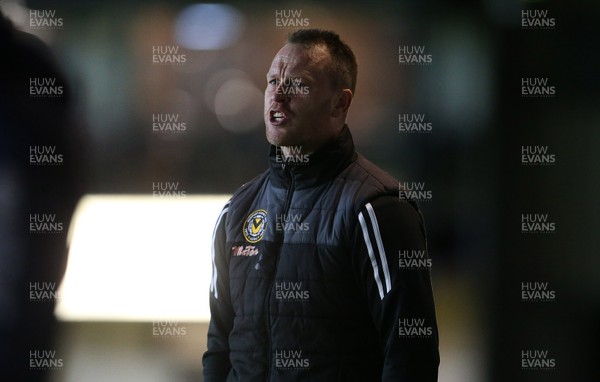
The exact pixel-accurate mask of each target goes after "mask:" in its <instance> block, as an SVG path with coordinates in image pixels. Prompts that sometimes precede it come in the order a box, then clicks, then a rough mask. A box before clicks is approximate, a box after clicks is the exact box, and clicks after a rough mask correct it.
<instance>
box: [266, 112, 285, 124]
mask: <svg viewBox="0 0 600 382" xmlns="http://www.w3.org/2000/svg"><path fill="white" fill-rule="evenodd" d="M269 114H270V115H269V122H271V124H273V125H281V124H283V123H284V122H285V121H286V120H287V117H286V115H285V114H284V113H283V112H282V111H278V110H271V111H270V112H269Z"/></svg>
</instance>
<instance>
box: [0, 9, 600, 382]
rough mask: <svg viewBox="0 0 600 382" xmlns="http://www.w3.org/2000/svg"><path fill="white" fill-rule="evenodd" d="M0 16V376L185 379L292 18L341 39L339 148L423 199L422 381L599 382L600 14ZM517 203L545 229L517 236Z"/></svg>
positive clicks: (110, 12)
mask: <svg viewBox="0 0 600 382" xmlns="http://www.w3.org/2000/svg"><path fill="white" fill-rule="evenodd" d="M0 10H1V11H2V13H3V14H4V17H5V19H6V20H5V21H4V22H3V26H2V34H1V35H0V38H1V40H0V43H1V44H2V45H1V49H2V51H3V58H2V59H0V60H2V64H1V65H2V66H1V69H2V72H1V73H0V75H1V82H0V85H1V86H2V88H0V90H1V91H2V94H1V95H0V111H1V113H2V114H0V123H2V126H1V128H2V130H1V131H2V133H1V134H2V142H1V143H0V145H1V146H2V157H1V158H2V163H1V164H0V173H1V174H2V181H1V183H0V211H2V218H0V228H1V231H0V234H1V235H2V245H1V246H0V249H1V250H2V253H1V255H2V257H1V259H2V261H3V263H4V265H3V269H2V271H1V273H0V276H2V279H1V282H2V292H1V293H0V310H2V315H1V317H0V323H1V324H2V329H1V330H2V335H3V337H5V339H6V340H5V341H3V345H2V348H1V349H0V351H1V353H0V360H1V361H2V370H5V374H6V376H9V379H6V380H14V381H20V380H27V381H41V380H47V381H53V382H59V381H65V382H71V381H73V382H75V381H77V382H79V381H86V382H87V381H107V380H111V381H145V382H149V381H201V380H202V376H201V374H202V365H201V357H202V353H203V352H204V350H205V347H206V330H207V323H208V319H209V312H208V285H209V281H208V280H209V278H210V241H211V236H212V229H213V225H214V222H215V221H216V218H217V216H218V213H219V211H220V208H221V207H222V205H223V204H224V203H225V201H226V200H227V199H228V197H229V195H231V193H232V192H233V191H234V190H235V189H236V188H237V187H239V186H240V185H241V184H242V183H244V182H245V181H247V180H250V179H251V178H253V177H254V176H255V175H257V174H259V173H260V172H262V171H263V170H264V169H265V168H266V166H267V160H266V157H267V152H268V144H267V142H266V140H265V138H264V123H263V120H262V110H263V90H264V88H265V85H266V80H265V75H266V71H267V69H268V67H269V66H270V63H271V60H272V58H273V56H274V55H275V53H276V52H277V51H278V49H279V48H280V47H281V46H282V44H283V43H284V41H285V38H286V37H287V35H288V34H289V33H290V32H292V31H294V30H295V29H297V27H305V28H306V27H310V28H322V29H330V30H333V31H336V32H337V33H339V34H340V36H341V38H342V39H343V40H344V41H345V42H347V43H348V44H349V45H350V46H351V47H352V49H353V50H354V52H355V54H356V57H357V60H358V67H359V75H358V86H357V92H356V97H355V98H354V101H353V105H352V108H351V111H350V115H349V118H348V124H349V126H350V129H351V131H352V134H353V136H354V140H355V143H356V146H357V149H358V151H359V152H361V153H362V154H364V155H365V156H366V157H367V158H369V159H370V160H371V161H373V162H374V163H376V164H377V165H379V166H380V167H382V168H383V169H385V170H386V171H388V172H390V173H391V174H392V175H394V176H395V177H396V178H398V179H400V180H401V181H402V182H408V183H409V184H412V185H418V186H417V187H422V190H423V191H426V192H425V193H423V194H422V197H420V204H421V207H422V209H423V212H424V215H425V218H426V223H427V227H428V235H429V248H430V256H431V257H432V259H433V268H432V282H433V287H434V294H435V298H436V307H437V314H438V325H439V329H440V352H441V365H440V377H439V380H440V381H443V382H454V381H457V382H458V381H565V380H570V381H584V380H585V381H591V380H600V379H599V378H600V375H599V371H598V368H597V366H596V358H597V355H598V354H597V346H596V345H597V342H598V340H599V339H600V333H599V329H598V322H600V303H599V302H600V281H599V280H600V277H598V276H600V275H599V269H600V259H599V257H598V255H599V249H600V247H599V245H598V244H599V240H598V227H599V226H600V224H599V221H598V220H599V219H598V213H599V212H600V211H599V206H598V201H597V197H596V195H597V194H599V193H600V182H599V179H598V174H599V167H600V158H599V154H598V152H599V151H598V150H597V149H596V147H595V146H596V145H597V143H598V142H600V129H598V127H600V107H599V106H600V75H599V74H598V68H599V67H600V66H599V64H600V60H599V58H600V57H599V53H598V49H597V41H599V40H600V32H599V31H598V28H597V25H598V21H600V18H599V11H600V4H599V3H597V2H588V3H586V2H577V3H574V4H567V3H565V2H559V1H544V0H535V1H534V0H531V1H516V0H480V1H475V0H473V1H456V0H455V1H445V2H442V1H374V2H368V3H367V2H359V1H332V2H328V3H327V4H323V3H320V2H316V1H294V2H286V1H256V2H252V3H250V2H243V1H234V2H221V3H211V4H206V3H196V2H191V1H134V0H124V1H120V2H118V3H109V2H95V1H91V0H85V1H78V2H70V1H66V0H63V1H7V0H4V1H0ZM8 20H10V21H8ZM11 24H12V25H11ZM17 31H22V32H26V33H28V34H32V35H35V36H37V37H36V38H33V37H31V36H30V35H26V34H23V33H22V32H17ZM40 41H43V43H41V42H40ZM32 78H34V79H36V80H34V81H33V82H31V81H32ZM49 79H50V80H51V79H55V82H52V83H50V82H48V80H49ZM524 79H534V82H533V85H532V82H526V83H525V85H526V86H525V87H526V88H527V89H531V88H533V89H534V92H533V94H530V93H527V92H528V90H524V87H523V86H524V82H523V81H524ZM544 79H545V81H546V82H543V80H544ZM540 80H541V81H542V82H537V83H536V82H535V81H540ZM527 81H529V80H527ZM57 86H58V88H57ZM32 89H33V90H32ZM40 89H41V91H40ZM57 89H60V90H57ZM548 89H550V91H547V90H548ZM38 91H40V92H38ZM35 92H38V93H36V94H34V93H35ZM540 92H541V93H544V94H543V95H542V96H540V94H539V93H540ZM407 123H408V125H407ZM410 123H414V124H413V125H410ZM411 126H412V127H411ZM524 146H527V147H536V148H537V149H541V150H542V151H544V150H545V152H546V153H547V154H548V155H551V156H552V158H553V160H552V161H551V163H549V162H545V163H534V164H533V165H530V164H529V163H525V162H524V159H523V157H522V151H523V147H524ZM32 147H35V148H34V149H32ZM53 148H54V150H55V151H56V152H57V153H58V154H59V155H62V157H61V158H62V159H60V160H58V159H57V158H56V157H52V156H50V157H45V158H46V161H47V162H52V161H54V162H55V163H54V165H49V164H48V163H41V164H40V163H37V164H33V163H32V162H31V161H32V158H31V154H32V152H33V153H34V159H36V160H37V158H38V157H39V155H45V154H49V153H48V151H52V150H53ZM32 150H33V151H32ZM56 152H55V153H54V154H52V155H55V154H56ZM28 155H29V156H30V157H29V161H28V160H27V158H28ZM546 158H547V157H546ZM542 162H544V160H543V159H542ZM534 214H535V215H537V216H544V215H545V216H546V218H547V219H548V221H550V222H552V223H554V224H553V226H554V228H555V229H550V230H541V231H535V230H534V232H533V233H528V232H524V230H523V226H522V219H523V216H524V215H528V216H530V215H534ZM15 222H17V224H15ZM57 222H59V223H61V224H60V225H57V224H56V223H57ZM32 223H33V226H32ZM43 223H47V224H43ZM51 223H54V224H51ZM27 226H29V229H28V228H27ZM24 227H25V228H24ZM32 230H33V231H32ZM67 242H68V243H69V250H68V257H67V252H66V251H65V250H63V247H64V245H65V243H67ZM67 258H68V261H67ZM63 274H64V277H63ZM535 283H542V284H535ZM544 283H545V288H546V289H545V291H546V292H553V293H550V294H548V293H546V294H545V296H546V297H547V298H541V299H534V301H528V300H526V299H524V297H523V294H522V292H523V291H524V289H523V288H525V287H524V285H526V286H528V285H544ZM548 296H550V297H548ZM529 351H533V352H535V351H538V352H542V353H537V354H538V355H539V357H537V359H538V360H540V361H541V363H542V364H544V365H546V367H533V368H526V367H524V366H523V362H524V360H525V359H527V358H528V357H529V358H530V355H531V354H532V353H528V352H529ZM32 352H33V353H32ZM542 354H543V355H542ZM32 359H33V360H34V361H33V364H32ZM551 361H552V362H551ZM32 365H33V367H32ZM548 365H553V366H548Z"/></svg>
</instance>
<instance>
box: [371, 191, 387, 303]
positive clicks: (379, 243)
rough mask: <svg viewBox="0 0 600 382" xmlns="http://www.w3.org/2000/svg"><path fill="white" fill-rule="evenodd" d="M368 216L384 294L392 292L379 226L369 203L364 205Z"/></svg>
mask: <svg viewBox="0 0 600 382" xmlns="http://www.w3.org/2000/svg"><path fill="white" fill-rule="evenodd" d="M366 207H367V211H368V212H369V216H370V217H371V225H372V226H373V232H374V233H375V241H376V242H377V248H378V249H379V257H380V258H381V268H383V275H384V276H385V289H386V290H385V292H386V293H388V292H389V291H391V290H392V280H391V278H390V270H389V268H388V263H387V257H386V256H385V248H384V247H383V242H382V240H381V233H380V232H379V224H378V223H377V217H376V216H375V211H374V210H373V206H371V203H367V205H366Z"/></svg>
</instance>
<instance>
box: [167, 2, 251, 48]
mask: <svg viewBox="0 0 600 382" xmlns="http://www.w3.org/2000/svg"><path fill="white" fill-rule="evenodd" d="M243 25H244V17H243V15H242V14H241V13H240V12H239V11H238V10H237V9H235V8H234V7H232V6H230V5H226V4H194V5H190V6H188V7H186V8H184V9H183V10H182V11H181V13H180V14H179V16H178V17H177V20H176V21H175V40H176V41H177V44H179V45H181V46H183V47H184V48H186V49H191V50H216V49H224V48H227V47H229V46H231V45H232V44H234V43H235V42H236V41H237V39H238V38H239V37H240V36H241V33H242V29H243Z"/></svg>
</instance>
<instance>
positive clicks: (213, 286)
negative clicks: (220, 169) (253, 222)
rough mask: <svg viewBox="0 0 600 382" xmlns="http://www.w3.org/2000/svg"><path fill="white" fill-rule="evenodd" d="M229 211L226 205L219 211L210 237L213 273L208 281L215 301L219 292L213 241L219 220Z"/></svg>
mask: <svg viewBox="0 0 600 382" xmlns="http://www.w3.org/2000/svg"><path fill="white" fill-rule="evenodd" d="M228 210H229V204H227V205H226V206H225V208H223V210H222V211H221V214H220V215H219V218H218V219H217V224H215V229H214V230H213V235H212V265H213V272H212V279H211V281H210V291H211V292H213V295H214V296H215V299H218V298H219V292H218V290H217V277H218V276H219V274H218V272H217V263H216V262H215V252H216V251H215V239H216V237H217V230H218V229H219V225H220V224H221V219H222V218H223V215H225V214H226V213H227V211H228Z"/></svg>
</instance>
